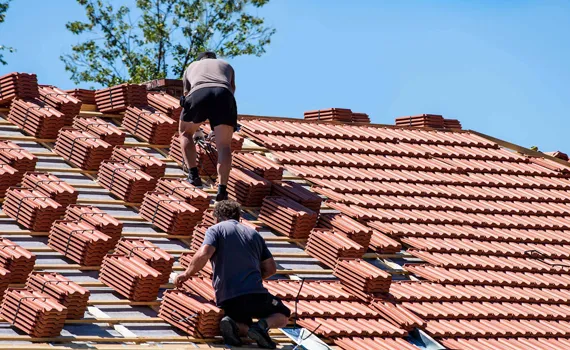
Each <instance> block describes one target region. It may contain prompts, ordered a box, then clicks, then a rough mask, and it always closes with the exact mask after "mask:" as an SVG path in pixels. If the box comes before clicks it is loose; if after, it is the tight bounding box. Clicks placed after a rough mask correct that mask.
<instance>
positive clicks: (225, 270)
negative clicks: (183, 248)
mask: <svg viewBox="0 0 570 350" xmlns="http://www.w3.org/2000/svg"><path fill="white" fill-rule="evenodd" d="M206 244H207V245H211V246H212V247H214V248H216V252H215V253H214V255H212V258H210V262H211V263H212V270H213V277H212V280H213V281H212V284H213V286H214V289H215V291H216V303H217V304H218V305H220V304H221V303H222V302H224V301H226V300H228V299H232V298H235V297H239V296H240V295H244V294H253V293H267V289H265V287H263V280H262V278H261V262H262V261H264V260H267V259H269V258H271V257H273V256H272V255H271V252H270V251H269V249H267V245H266V244H265V240H264V239H263V237H261V235H260V234H259V233H258V232H257V231H255V230H253V229H251V228H249V227H246V226H244V225H242V224H240V223H239V222H237V221H236V220H227V221H223V222H220V223H218V224H216V225H214V226H212V227H210V228H209V229H208V230H207V231H206V237H205V238H204V243H203V245H206Z"/></svg>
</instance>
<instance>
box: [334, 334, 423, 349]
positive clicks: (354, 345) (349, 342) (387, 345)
mask: <svg viewBox="0 0 570 350" xmlns="http://www.w3.org/2000/svg"><path fill="white" fill-rule="evenodd" d="M335 344H336V345H338V346H340V347H341V348H342V349H344V350H361V349H378V350H392V349H401V350H417V349H419V348H418V347H417V346H415V345H412V344H410V343H408V342H407V341H405V340H404V339H401V338H379V337H371V338H361V337H352V338H339V339H336V340H335Z"/></svg>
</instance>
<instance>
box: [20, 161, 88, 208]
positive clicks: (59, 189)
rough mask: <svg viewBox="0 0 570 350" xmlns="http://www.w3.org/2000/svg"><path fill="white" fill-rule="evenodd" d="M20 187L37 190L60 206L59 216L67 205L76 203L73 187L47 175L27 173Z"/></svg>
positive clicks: (76, 195)
mask: <svg viewBox="0 0 570 350" xmlns="http://www.w3.org/2000/svg"><path fill="white" fill-rule="evenodd" d="M22 187H26V188H29V189H31V190H37V191H38V192H40V193H42V194H44V195H46V196H48V197H50V198H51V199H53V200H54V201H56V202H58V203H59V204H61V215H63V212H64V211H65V208H67V206H68V205H69V204H75V202H77V197H78V196H79V192H78V191H77V190H76V189H75V188H74V187H73V186H71V185H70V184H68V183H67V182H65V181H63V180H61V179H60V178H59V177H57V176H55V175H53V174H49V173H40V172H27V173H26V175H25V176H24V179H23V180H22Z"/></svg>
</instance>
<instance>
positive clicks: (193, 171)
mask: <svg viewBox="0 0 570 350" xmlns="http://www.w3.org/2000/svg"><path fill="white" fill-rule="evenodd" d="M188 182H189V183H190V185H193V186H194V187H198V188H202V179H201V178H200V173H199V172H198V168H197V167H194V168H190V171H189V172H188Z"/></svg>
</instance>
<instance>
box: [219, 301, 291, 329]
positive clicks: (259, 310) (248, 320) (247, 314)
mask: <svg viewBox="0 0 570 350" xmlns="http://www.w3.org/2000/svg"><path fill="white" fill-rule="evenodd" d="M220 308H221V309H222V310H224V314H225V315H226V316H229V317H231V318H232V319H233V320H234V321H236V322H239V323H244V324H246V325H248V326H251V325H252V324H253V320H252V318H257V319H262V318H266V317H269V316H271V315H273V314H283V315H285V316H287V317H289V316H291V311H290V310H289V308H287V306H285V304H283V302H282V301H281V299H279V298H277V297H275V296H273V295H271V294H269V293H261V294H245V295H241V296H239V297H235V298H231V299H228V300H226V301H224V302H223V303H222V304H221V305H220Z"/></svg>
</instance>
